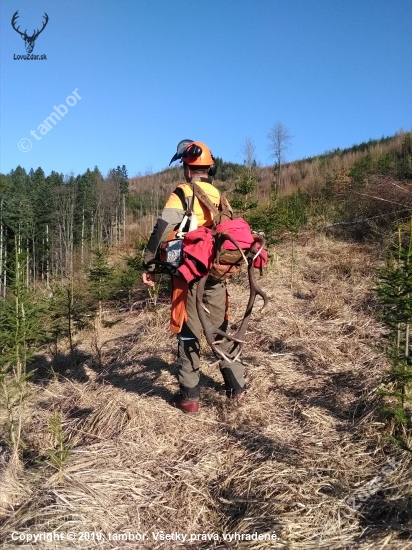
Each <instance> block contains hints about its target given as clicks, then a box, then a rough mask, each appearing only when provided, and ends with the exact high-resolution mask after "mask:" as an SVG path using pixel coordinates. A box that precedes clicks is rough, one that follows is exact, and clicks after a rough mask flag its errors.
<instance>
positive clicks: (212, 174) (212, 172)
mask: <svg viewBox="0 0 412 550" xmlns="http://www.w3.org/2000/svg"><path fill="white" fill-rule="evenodd" d="M212 159H213V164H212V166H210V168H209V172H208V174H209V176H210V177H211V178H214V177H215V176H216V172H217V166H216V164H215V160H216V159H215V157H214V156H213V155H212Z"/></svg>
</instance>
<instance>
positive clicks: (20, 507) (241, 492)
mask: <svg viewBox="0 0 412 550" xmlns="http://www.w3.org/2000/svg"><path fill="white" fill-rule="evenodd" d="M276 252H277V254H276V256H275V260H274V262H273V263H272V265H271V266H270V267H269V268H268V269H267V271H266V274H265V275H264V278H263V280H262V281H261V283H262V287H263V288H264V289H265V290H266V291H267V293H268V294H269V296H270V305H269V307H268V308H267V310H266V311H265V312H264V313H263V314H259V313H258V311H257V310H258V308H257V309H256V313H255V314H254V317H253V320H252V322H251V324H250V331H249V334H248V336H247V339H248V345H247V348H246V349H245V353H244V360H245V362H246V363H247V364H248V367H247V383H248V389H249V391H248V396H247V401H246V403H245V405H244V406H243V407H231V406H229V404H228V403H227V402H226V400H225V397H224V394H223V391H222V386H221V380H220V373H219V371H218V368H217V367H211V366H210V364H211V363H213V362H214V358H213V357H212V356H211V355H210V354H209V353H208V352H207V349H206V348H204V350H205V354H204V356H203V362H202V370H203V379H202V384H203V388H204V389H203V395H202V408H201V412H200V413H199V415H197V416H189V415H184V414H183V413H181V412H179V411H177V410H174V409H172V408H170V407H169V406H168V404H167V400H168V398H169V397H171V395H172V394H173V393H174V391H175V390H176V388H177V383H176V379H175V375H174V368H175V366H176V356H175V347H176V343H175V340H174V339H172V338H171V337H170V334H169V332H168V307H167V306H160V307H159V308H158V309H157V310H156V311H152V312H150V311H140V312H132V313H130V314H125V316H124V318H123V321H122V322H121V323H119V324H117V325H115V326H113V327H112V328H111V329H106V330H105V332H103V333H102V334H101V335H100V337H101V341H103V342H104V344H103V346H102V349H101V354H100V355H101V361H102V367H99V368H97V367H96V366H95V362H94V361H93V353H92V351H91V348H90V346H89V345H88V341H90V338H89V337H88V336H87V335H86V334H84V335H82V342H83V344H82V346H81V347H82V356H81V357H82V364H81V368H80V370H79V372H76V373H72V372H71V373H70V378H69V377H67V378H63V377H59V378H58V379H55V380H43V381H42V382H41V381H38V382H37V383H36V384H33V385H32V395H31V398H30V400H29V401H28V402H27V403H28V404H27V410H26V417H25V434H24V436H25V440H26V442H27V444H28V447H29V448H30V449H31V455H30V456H28V460H30V459H31V460H32V462H31V464H28V466H27V467H26V469H25V470H24V471H22V470H19V469H18V467H17V465H13V464H8V465H7V460H6V459H7V457H6V454H5V453H3V466H4V468H3V474H2V478H1V479H0V483H1V484H2V489H3V490H2V491H0V506H1V508H0V511H1V513H2V518H3V525H2V527H1V534H2V536H3V538H4V539H6V542H5V546H4V547H5V548H12V547H13V544H15V543H11V542H10V534H11V532H13V531H17V532H19V533H42V532H46V533H51V532H52V531H54V530H56V531H57V532H64V533H66V532H69V531H71V532H75V533H77V534H78V533H80V532H84V531H89V532H103V533H105V534H106V535H107V534H108V533H128V532H132V533H136V532H139V533H146V534H147V537H148V539H147V541H146V542H145V543H144V544H143V543H136V542H127V541H121V542H118V541H113V540H112V541H108V540H107V541H106V542H105V543H104V544H101V543H99V542H98V541H84V540H83V541H79V540H76V541H71V542H70V541H67V540H66V541H65V542H64V543H62V542H61V541H58V542H51V543H46V542H39V543H37V544H33V545H30V544H27V545H26V546H24V547H25V548H36V549H41V550H42V549H43V548H44V549H50V548H56V549H57V548H59V550H61V549H62V548H65V549H66V548H67V549H71V548H73V549H74V548H82V549H86V548H113V549H114V548H119V549H120V548H122V549H123V548H153V549H155V548H164V549H168V548H176V547H190V548H203V549H206V548H221V549H223V548H242V549H243V548H251V549H255V550H261V549H266V548H274V549H281V548H282V549H312V548H313V549H318V548H319V549H323V548H325V549H326V548H328V549H335V548H336V549H338V548H339V549H340V548H347V549H352V548H359V549H362V550H372V549H374V550H375V549H381V548H382V549H385V550H391V549H407V548H412V540H411V539H410V533H411V528H412V521H411V518H412V507H411V498H412V481H411V478H410V476H409V473H408V469H409V468H410V457H409V456H408V455H407V454H406V453H404V452H402V451H400V450H398V449H396V448H393V447H389V446H387V445H386V443H385V441H386V440H385V437H386V436H387V434H388V428H385V424H384V422H383V419H382V417H381V414H380V412H379V405H380V402H379V398H378V396H377V394H376V391H375V390H376V387H377V386H378V385H379V383H380V381H381V379H382V375H383V372H384V370H385V368H386V367H387V364H386V360H385V358H384V356H383V355H382V354H381V353H379V352H378V351H377V350H376V349H375V344H376V343H377V342H378V340H379V338H380V335H381V332H382V327H381V326H380V325H379V324H378V323H377V322H376V320H375V319H374V317H373V312H374V306H375V304H374V298H373V295H372V293H371V291H370V288H371V285H372V276H373V273H374V269H375V267H376V261H375V259H374V255H373V253H372V251H368V250H367V249H365V248H364V247H361V246H360V245H355V244H348V243H342V242H335V241H331V240H327V239H326V238H324V237H316V238H313V239H306V241H302V242H301V243H299V244H298V245H297V260H296V266H295V275H294V281H293V285H292V286H293V288H292V290H291V280H290V272H291V270H290V248H289V246H288V245H284V246H281V247H278V248H277V250H276ZM230 292H231V295H232V312H233V313H232V317H233V322H234V323H235V322H236V321H237V320H238V319H239V318H240V316H241V315H242V312H243V308H244V307H245V304H246V299H247V296H246V290H245V288H244V282H243V280H242V279H239V280H237V281H234V282H232V283H231V285H230ZM56 409H57V410H58V411H59V412H60V414H61V416H62V419H63V424H62V427H63V430H64V433H65V437H66V445H67V446H71V454H70V456H69V458H68V459H67V460H66V461H65V463H64V464H63V466H62V467H61V468H60V469H59V470H57V469H56V468H53V467H52V466H50V464H48V458H47V456H48V455H47V452H46V451H47V449H50V448H51V447H53V445H54V444H55V439H54V436H53V434H51V433H50V430H48V420H49V418H50V416H51V414H52V412H53V411H54V410H56ZM34 458H36V459H37V460H39V458H40V462H35V461H34ZM388 458H391V459H393V460H394V461H395V462H393V463H392V464H395V466H392V467H391V468H389V469H387V470H386V471H385V472H386V473H382V472H383V468H384V467H385V465H386V466H387V460H388ZM371 483H372V484H371ZM368 484H369V485H368ZM362 491H363V493H362ZM362 494H363V495H365V494H366V497H365V496H364V498H363V502H361V501H360V500H359V499H357V500H356V504H359V503H360V504H361V505H360V507H359V509H358V510H357V511H353V512H348V508H347V506H346V505H345V500H347V499H348V498H350V497H353V496H355V497H361V496H362ZM158 531H163V532H164V533H175V532H178V533H180V534H187V535H190V534H203V533H205V534H213V533H216V534H219V535H220V534H221V533H232V534H234V533H235V532H236V533H239V534H244V535H245V534H253V533H255V532H257V533H258V534H264V533H272V532H275V533H276V535H277V536H278V540H276V541H274V540H272V541H243V542H242V541H236V542H235V541H232V542H230V543H229V542H224V541H223V539H222V538H220V540H219V541H203V542H202V541H197V542H193V543H192V544H190V545H189V544H188V542H187V541H186V542H175V541H157V542H156V541H155V540H154V539H153V537H152V532H155V533H156V532H158Z"/></svg>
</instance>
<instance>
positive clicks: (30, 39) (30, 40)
mask: <svg viewBox="0 0 412 550" xmlns="http://www.w3.org/2000/svg"><path fill="white" fill-rule="evenodd" d="M18 13H19V10H17V11H16V13H15V14H14V15H13V17H12V20H11V26H12V27H13V29H14V30H15V31H16V32H18V33H19V34H20V35H21V37H22V38H23V40H24V45H25V47H26V52H27V53H31V52H32V51H33V49H34V43H35V41H36V38H37V37H38V36H39V34H40V33H41V32H42V31H43V30H44V27H45V26H46V25H47V23H48V21H49V16H48V15H47V13H44V15H43V17H44V19H45V20H44V21H43V26H42V28H41V29H40V30H39V29H37V31H34V32H33V34H32V35H31V36H28V34H27V29H26V30H25V31H24V32H21V31H19V29H20V27H17V28H16V26H15V25H16V21H17V19H18V17H19V16H18Z"/></svg>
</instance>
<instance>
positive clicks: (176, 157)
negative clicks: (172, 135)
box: [169, 139, 193, 166]
mask: <svg viewBox="0 0 412 550" xmlns="http://www.w3.org/2000/svg"><path fill="white" fill-rule="evenodd" d="M191 143H193V139H182V141H179V143H178V144H177V151H176V153H175V154H174V155H173V157H172V160H171V161H170V162H169V166H170V165H171V164H172V162H175V161H176V160H179V159H181V158H182V156H183V153H184V152H185V149H186V147H187V146H188V145H190V144H191Z"/></svg>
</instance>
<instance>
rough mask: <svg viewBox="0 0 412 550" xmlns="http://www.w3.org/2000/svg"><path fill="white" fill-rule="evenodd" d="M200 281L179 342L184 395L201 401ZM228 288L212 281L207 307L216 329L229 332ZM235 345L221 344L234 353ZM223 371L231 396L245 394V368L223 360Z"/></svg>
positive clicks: (194, 288) (191, 295) (207, 290)
mask: <svg viewBox="0 0 412 550" xmlns="http://www.w3.org/2000/svg"><path fill="white" fill-rule="evenodd" d="M197 284H198V281H196V280H195V281H193V282H191V283H190V284H189V290H188V296H187V303H186V310H187V321H186V322H185V323H184V324H183V327H182V330H181V332H180V333H179V334H178V339H179V347H178V353H179V369H178V379H179V384H180V392H181V394H182V395H183V397H184V398H186V399H192V400H197V399H199V394H200V388H199V380H200V370H199V368H200V345H199V340H200V335H201V333H202V330H203V329H202V325H201V323H200V320H199V316H198V314H197V307H196V291H197ZM226 299H227V290H226V284H225V283H224V282H221V281H213V280H208V281H207V282H206V285H205V292H204V295H203V303H204V304H205V306H206V307H207V309H208V310H209V311H210V315H209V319H210V321H211V323H212V324H213V326H215V327H219V328H220V329H221V330H224V331H226V330H227V325H228V322H227V320H226ZM232 346H233V343H231V342H225V343H224V344H220V347H222V349H224V350H230V348H231V347H232ZM219 368H220V371H221V373H222V376H223V380H224V382H225V390H226V394H227V395H228V396H231V395H233V394H237V393H242V392H243V391H244V390H245V378H244V367H243V365H242V364H241V363H239V362H238V361H234V362H232V363H230V362H229V361H226V359H222V360H221V361H220V363H219Z"/></svg>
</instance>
